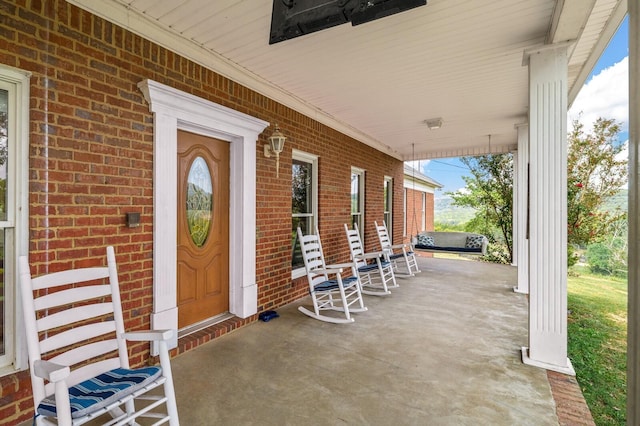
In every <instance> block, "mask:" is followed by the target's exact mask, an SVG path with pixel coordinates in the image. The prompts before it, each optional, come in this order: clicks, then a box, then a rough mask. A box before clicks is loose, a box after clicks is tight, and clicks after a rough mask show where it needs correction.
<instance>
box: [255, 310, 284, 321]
mask: <svg viewBox="0 0 640 426" xmlns="http://www.w3.org/2000/svg"><path fill="white" fill-rule="evenodd" d="M279 316H280V315H278V313H277V312H276V311H264V312H262V313H261V314H260V315H258V318H259V319H260V320H261V321H264V322H267V321H271V320H272V319H274V318H278V317H279Z"/></svg>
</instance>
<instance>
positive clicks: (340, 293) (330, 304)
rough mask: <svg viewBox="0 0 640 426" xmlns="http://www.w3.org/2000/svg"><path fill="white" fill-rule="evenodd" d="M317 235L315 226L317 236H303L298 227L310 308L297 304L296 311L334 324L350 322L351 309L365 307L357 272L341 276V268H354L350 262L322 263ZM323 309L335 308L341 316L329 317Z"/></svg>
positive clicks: (355, 309)
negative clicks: (309, 295)
mask: <svg viewBox="0 0 640 426" xmlns="http://www.w3.org/2000/svg"><path fill="white" fill-rule="evenodd" d="M319 235H320V234H319V232H318V230H317V229H316V235H312V234H311V235H303V234H302V229H300V228H298V240H299V241H300V250H301V251H302V258H303V260H304V267H305V269H306V270H307V280H308V281H309V293H310V294H311V300H312V302H313V311H312V310H310V309H308V308H306V307H304V306H300V307H298V310H299V311H300V312H302V313H303V314H305V315H308V316H310V317H311V318H315V319H317V320H320V321H326V322H332V323H336V324H343V323H349V322H353V321H354V319H353V318H352V317H351V313H352V312H364V311H366V310H367V308H366V307H365V306H364V301H363V300H362V292H361V289H360V281H359V280H358V275H357V274H356V273H355V271H353V270H352V273H353V275H352V276H349V277H346V278H342V271H343V269H344V268H353V263H343V264H336V265H326V264H325V262H324V255H323V253H322V245H321V244H320V237H319ZM330 276H335V279H329V277H330ZM352 305H355V306H352ZM324 311H338V312H341V313H342V314H343V315H342V316H340V317H338V316H329V315H325V314H323V313H322V312H324Z"/></svg>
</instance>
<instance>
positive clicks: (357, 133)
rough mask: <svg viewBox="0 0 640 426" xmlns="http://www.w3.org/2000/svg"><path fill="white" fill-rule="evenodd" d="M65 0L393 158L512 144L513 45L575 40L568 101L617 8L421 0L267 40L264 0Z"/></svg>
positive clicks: (554, 1)
mask: <svg viewBox="0 0 640 426" xmlns="http://www.w3.org/2000/svg"><path fill="white" fill-rule="evenodd" d="M276 1H280V0H276ZM71 3H74V4H76V5H78V6H80V7H82V8H84V9H87V10H89V11H91V12H93V13H95V14H97V15H100V16H103V17H104V18H106V19H108V20H110V21H113V22H114V23H116V24H118V25H121V26H123V27H125V28H128V29H130V30H131V31H133V32H136V33H138V34H140V35H143V36H144V37H146V38H148V39H151V40H154V41H156V42H157V43H159V44H161V45H163V46H165V47H167V48H169V49H171V50H174V51H176V52H178V53H180V54H182V55H184V56H186V57H189V58H191V59H193V60H194V61H196V62H198V63H201V64H203V65H205V66H207V67H209V68H211V69H213V70H214V71H216V72H219V73H220V74H222V75H225V76H227V77H229V78H231V79H233V80H235V81H237V82H238V83H241V84H243V85H245V86H248V87H249V88H251V89H253V90H256V91H258V92H260V93H263V94H265V95H267V96H269V97H271V98H273V99H275V100H277V101H279V102H281V103H283V104H285V105H287V106H290V107H292V108H295V109H296V110H298V111H300V112H302V113H304V114H306V115H309V116H311V117H313V118H314V119H316V120H318V121H320V122H322V123H324V124H327V125H329V126H331V127H333V128H335V129H337V130H339V131H341V132H344V133H346V134H348V135H350V136H353V137H355V138H357V139H359V140H361V141H362V142H364V143H367V144H369V145H371V146H373V147H375V148H377V149H380V150H382V151H384V152H387V153H389V154H390V155H393V156H394V157H396V158H399V159H402V160H411V159H426V158H437V157H452V156H461V155H474V154H483V153H487V152H490V151H491V152H494V153H495V152H506V151H510V150H512V149H514V148H515V146H516V130H515V127H514V126H515V125H516V124H519V123H524V122H526V118H527V105H528V69H527V67H525V66H523V52H524V51H525V50H526V49H531V48H536V47H541V46H543V45H544V44H545V43H548V42H550V41H555V42H559V41H565V38H566V37H569V38H571V39H575V40H576V42H575V44H574V45H573V47H572V48H571V49H570V62H569V94H570V97H569V102H571V101H572V100H573V99H574V98H575V96H576V95H577V93H578V91H579V89H580V87H581V86H582V84H583V83H584V81H585V79H586V77H587V75H588V73H589V72H590V70H591V68H592V67H593V65H594V64H595V62H596V60H597V59H598V57H599V55H600V54H601V52H602V51H603V49H604V48H605V47H606V44H607V43H608V41H609V39H610V38H611V36H612V35H613V33H614V32H615V29H616V28H617V27H618V25H619V23H620V22H621V21H622V19H623V17H624V14H625V13H626V2H624V1H623V0H535V1H531V0H486V1H478V0H428V3H427V5H426V6H422V7H418V8H415V9H412V10H409V11H407V12H403V13H400V14H397V15H393V16H388V17H386V18H382V19H380V20H377V21H373V22H369V23H366V24H363V25H359V26H356V27H352V26H351V25H350V24H344V25H340V26H337V27H333V28H329V29H327V30H323V31H319V32H316V33H313V34H309V35H306V36H302V37H298V38H295V39H291V40H287V41H284V42H281V43H277V44H274V45H269V44H268V40H269V30H270V25H271V11H272V0H215V1H211V0H71ZM436 117H442V118H443V120H444V125H443V127H442V128H440V129H438V130H429V129H428V128H427V126H426V124H425V123H424V121H425V120H426V119H430V118H436ZM281 127H282V128H283V131H285V133H286V125H284V124H283V123H281ZM489 135H491V137H489ZM414 152H415V154H414Z"/></svg>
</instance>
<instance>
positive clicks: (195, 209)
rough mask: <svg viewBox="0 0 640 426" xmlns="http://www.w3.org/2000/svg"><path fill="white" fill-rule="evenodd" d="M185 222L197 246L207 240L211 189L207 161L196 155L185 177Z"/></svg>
mask: <svg viewBox="0 0 640 426" xmlns="http://www.w3.org/2000/svg"><path fill="white" fill-rule="evenodd" d="M186 194H187V205H186V209H187V222H188V225H189V234H190V235H191V239H192V240H193V243H194V244H195V245H196V246H197V247H202V246H203V245H204V243H205V242H206V241H207V237H208V236H209V231H210V230H211V220H212V214H213V190H212V185H211V173H210V172H209V167H208V166H207V162H206V161H205V159H204V158H202V157H196V159H195V160H193V163H192V164H191V168H190V169H189V175H188V177H187V191H186Z"/></svg>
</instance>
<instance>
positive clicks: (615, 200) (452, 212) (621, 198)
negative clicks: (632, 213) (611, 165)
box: [434, 189, 629, 225]
mask: <svg viewBox="0 0 640 426" xmlns="http://www.w3.org/2000/svg"><path fill="white" fill-rule="evenodd" d="M628 192H629V191H628V190H627V189H623V190H621V191H620V192H619V193H617V194H616V195H614V196H613V197H611V199H609V200H608V201H607V202H606V203H605V204H604V206H603V208H602V209H603V210H605V211H615V210H616V209H620V210H622V211H627V204H628ZM474 215H475V210H474V209H472V208H471V207H460V206H455V205H453V199H451V197H446V196H445V197H439V198H436V199H435V200H434V220H435V222H441V223H445V224H450V225H459V224H463V223H466V222H468V221H469V220H471V219H472V218H473V216H474Z"/></svg>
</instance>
